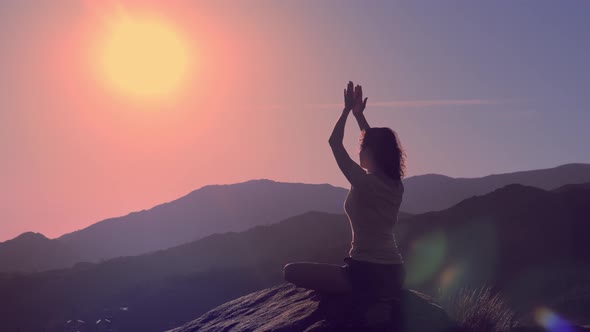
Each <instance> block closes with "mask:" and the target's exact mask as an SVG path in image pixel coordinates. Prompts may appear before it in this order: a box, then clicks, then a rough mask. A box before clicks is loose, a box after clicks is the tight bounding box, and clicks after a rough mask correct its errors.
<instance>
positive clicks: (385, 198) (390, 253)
mask: <svg viewBox="0 0 590 332" xmlns="http://www.w3.org/2000/svg"><path fill="white" fill-rule="evenodd" d="M403 192H404V187H403V183H402V182H401V180H394V179H390V178H386V177H383V176H379V175H376V174H365V175H363V176H359V180H358V181H357V185H356V186H355V185H352V186H351V188H350V191H349V192H348V195H347V197H346V201H345V203H344V210H345V211H346V214H347V215H348V219H349V221H350V225H351V228H352V242H351V249H350V251H349V255H350V257H351V258H353V259H355V260H361V261H366V262H372V263H380V264H401V263H403V259H402V256H401V254H400V252H399V250H398V248H397V244H396V240H395V235H394V233H393V228H394V226H395V224H396V222H397V215H398V212H399V207H400V205H401V202H402V197H403Z"/></svg>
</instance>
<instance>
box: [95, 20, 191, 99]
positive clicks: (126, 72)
mask: <svg viewBox="0 0 590 332" xmlns="http://www.w3.org/2000/svg"><path fill="white" fill-rule="evenodd" d="M98 53H99V58H98V68H99V74H100V76H102V79H103V81H104V83H105V84H106V85H107V86H108V87H110V88H114V89H115V90H116V91H117V92H118V93H120V94H122V95H124V96H126V97H132V98H135V99H139V100H143V101H153V100H162V99H171V98H174V96H175V95H176V94H177V93H178V92H179V90H180V89H181V88H182V85H183V83H184V81H185V80H186V74H187V71H188V69H189V64H190V61H189V60H190V55H189V52H188V44H187V42H186V40H184V39H183V37H182V36H181V35H180V34H179V33H178V31H176V30H175V29H174V27H173V26H172V25H170V24H168V23H167V22H166V21H164V20H162V19H158V18H154V17H134V16H130V15H128V14H120V15H117V16H116V17H114V18H111V20H109V21H108V24H107V29H106V31H105V34H104V38H103V40H102V42H101V43H100V45H99V49H98Z"/></svg>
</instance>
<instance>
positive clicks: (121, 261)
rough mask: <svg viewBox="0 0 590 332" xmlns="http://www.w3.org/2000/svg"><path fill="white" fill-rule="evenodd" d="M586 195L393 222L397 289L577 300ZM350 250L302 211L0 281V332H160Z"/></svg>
mask: <svg viewBox="0 0 590 332" xmlns="http://www.w3.org/2000/svg"><path fill="white" fill-rule="evenodd" d="M588 188H589V184H581V185H568V186H564V187H561V188H558V189H556V190H553V191H546V190H542V189H538V188H533V187H528V186H522V185H508V186H505V187H502V188H500V189H498V190H495V191H493V192H491V193H488V194H485V195H481V196H475V197H471V198H469V199H466V200H464V201H462V202H460V203H459V204H457V205H455V206H453V207H451V208H449V209H446V210H443V211H438V212H429V213H425V214H420V215H414V216H408V217H404V218H402V219H401V220H400V222H399V225H398V227H397V229H396V232H397V233H398V243H399V245H400V248H401V249H402V254H403V255H404V258H405V261H406V267H407V269H408V280H407V281H408V286H411V287H413V288H416V289H418V290H422V291H425V292H426V293H430V294H432V295H435V292H434V290H435V289H442V290H451V289H453V288H456V287H457V286H458V285H472V286H476V285H481V284H483V283H486V284H491V285H493V286H494V287H495V289H498V290H502V291H503V292H504V293H505V294H506V295H507V296H509V299H510V301H511V303H512V304H513V305H514V306H515V307H516V308H518V309H519V310H520V311H519V312H520V313H522V314H525V313H527V312H529V310H530V309H531V308H532V306H533V305H535V306H537V305H549V304H551V303H552V302H551V301H556V299H560V300H563V294H567V292H568V291H571V290H572V289H575V290H577V291H578V293H577V294H578V295H579V294H581V293H580V291H581V289H582V288H580V287H586V286H584V285H588V281H589V280H590V244H589V242H588V241H587V234H588V233H589V231H590V204H588V202H590V189H588ZM350 241H351V231H350V226H349V223H348V219H347V218H346V215H344V214H331V213H324V212H316V211H312V212H306V213H303V214H300V215H297V216H294V217H291V218H288V219H285V220H283V221H281V222H279V223H276V224H271V225H265V226H255V227H253V228H250V229H248V230H246V231H243V232H239V233H237V232H226V233H222V234H212V235H209V236H207V237H205V238H202V239H199V240H197V241H193V242H190V243H186V244H183V245H180V246H176V247H173V248H169V249H166V250H160V251H156V252H152V253H148V254H143V255H139V256H135V257H119V258H114V259H111V260H108V261H105V262H102V263H98V264H97V263H78V264H76V265H75V266H74V267H73V268H69V269H61V270H52V271H46V272H41V273H34V274H28V275H18V274H0V299H1V300H0V316H1V317H5V318H3V319H2V320H0V330H6V331H15V330H17V328H21V330H22V331H36V330H43V329H45V331H48V332H51V331H63V330H64V329H65V328H66V325H65V324H66V323H65V322H66V321H67V320H69V319H81V320H83V321H85V322H96V321H97V320H98V319H99V318H101V317H107V316H108V317H111V318H112V319H113V321H114V322H115V323H114V324H116V327H117V329H120V330H125V331H128V330H129V331H162V330H164V329H167V328H172V327H175V326H179V325H181V324H182V323H184V322H187V321H190V320H193V319H195V318H197V317H199V316H200V315H202V314H203V313H204V312H206V311H207V310H209V309H211V308H213V307H215V306H218V305H220V304H222V303H224V302H226V301H228V300H230V299H233V298H236V297H239V296H241V295H244V294H248V293H250V292H253V291H256V290H260V289H264V288H267V287H271V286H273V285H277V284H280V283H282V282H284V281H283V279H282V267H283V265H284V264H286V263H288V262H294V261H315V262H326V263H334V264H339V265H342V264H343V261H342V259H343V257H344V256H346V255H347V253H348V250H349V249H350ZM569 307H570V308H578V310H579V305H576V306H573V305H569ZM39 308H43V309H42V310H40V309H39ZM121 308H125V309H121ZM586 310H587V308H586Z"/></svg>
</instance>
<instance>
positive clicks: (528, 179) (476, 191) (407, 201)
mask: <svg viewBox="0 0 590 332" xmlns="http://www.w3.org/2000/svg"><path fill="white" fill-rule="evenodd" d="M587 182H590V164H566V165H561V166H558V167H554V168H548V169H538V170H529V171H520V172H513V173H504V174H493V175H488V176H484V177H477V178H452V177H448V176H444V175H438V174H426V175H418V176H412V177H409V178H407V179H406V180H404V187H405V192H404V200H403V202H402V205H401V208H400V209H401V210H402V211H405V212H408V213H413V214H416V213H425V212H429V211H440V210H443V209H446V208H449V207H451V206H453V205H455V204H457V203H459V202H460V201H462V200H464V199H466V198H469V197H472V196H476V195H483V194H486V193H489V192H492V191H494V190H496V189H498V188H501V187H504V186H507V185H509V184H513V183H516V184H522V185H525V186H531V187H536V188H540V189H545V190H553V189H556V188H558V187H561V186H563V185H566V184H577V183H587Z"/></svg>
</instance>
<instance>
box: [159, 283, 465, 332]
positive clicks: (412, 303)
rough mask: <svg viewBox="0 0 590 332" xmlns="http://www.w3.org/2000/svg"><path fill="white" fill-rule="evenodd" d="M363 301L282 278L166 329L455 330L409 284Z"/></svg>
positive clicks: (288, 331)
mask: <svg viewBox="0 0 590 332" xmlns="http://www.w3.org/2000/svg"><path fill="white" fill-rule="evenodd" d="M363 302H366V301H360V300H358V299H355V298H353V296H352V295H351V294H327V293H323V292H319V291H315V290H309V289H305V288H300V287H296V286H294V285H293V284H290V283H284V284H281V285H278V286H275V287H272V288H268V289H264V290H261V291H258V292H255V293H251V294H248V295H245V296H242V297H240V298H237V299H235V300H232V301H230V302H227V303H224V304H222V305H220V306H218V307H217V308H214V309H212V310H210V311H208V312H207V313H205V314H204V315H202V316H201V317H199V318H197V319H195V320H193V321H191V322H188V323H186V324H184V325H183V326H180V327H177V328H175V329H172V330H169V331H168V332H193V331H200V332H204V331H209V332H213V331H216V332H221V331H274V332H279V331H280V332H295V331H297V332H299V331H305V332H312V331H313V332H320V331H339V332H352V331H400V332H401V331H420V332H429V331H432V332H435V331H436V332H441V331H455V330H456V326H455V324H454V323H453V321H452V320H451V319H450V318H449V317H448V315H447V314H446V312H445V311H444V310H443V309H442V308H441V307H440V306H439V305H437V304H436V303H434V301H433V300H432V299H431V298H430V297H428V296H426V295H423V294H420V293H418V292H416V291H413V290H404V291H403V293H402V296H401V300H400V301H397V302H395V301H392V302H391V303H376V302H371V303H365V304H362V303H363Z"/></svg>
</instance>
